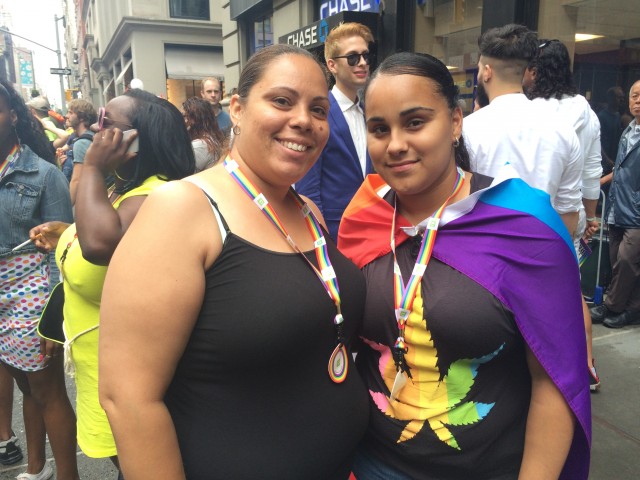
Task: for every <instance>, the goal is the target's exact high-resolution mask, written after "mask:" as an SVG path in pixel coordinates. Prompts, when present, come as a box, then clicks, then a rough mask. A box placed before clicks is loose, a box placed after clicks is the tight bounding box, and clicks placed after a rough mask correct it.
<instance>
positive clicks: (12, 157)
mask: <svg viewBox="0 0 640 480" xmlns="http://www.w3.org/2000/svg"><path fill="white" fill-rule="evenodd" d="M19 156H20V147H19V145H17V144H16V145H14V146H13V148H12V149H11V151H10V152H9V155H7V158H5V159H4V162H2V163H0V178H2V177H4V176H5V174H6V173H7V172H8V171H9V169H10V168H11V167H13V164H14V163H16V160H17V159H18V157H19Z"/></svg>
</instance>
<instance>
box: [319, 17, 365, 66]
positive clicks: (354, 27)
mask: <svg viewBox="0 0 640 480" xmlns="http://www.w3.org/2000/svg"><path fill="white" fill-rule="evenodd" d="M348 37H362V38H363V39H364V41H365V42H367V43H368V44H369V43H371V42H373V34H372V33H371V30H370V29H369V27H367V26H366V25H362V24H361V23H356V22H348V23H341V24H340V25H338V26H337V27H336V28H334V29H333V30H331V32H330V33H329V35H327V39H326V40H325V42H324V58H325V60H328V59H330V58H333V57H334V56H336V55H337V54H338V53H340V52H339V45H338V42H339V41H340V40H342V39H343V38H348Z"/></svg>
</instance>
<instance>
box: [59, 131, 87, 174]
mask: <svg viewBox="0 0 640 480" xmlns="http://www.w3.org/2000/svg"><path fill="white" fill-rule="evenodd" d="M82 138H84V139H85V140H89V141H90V142H93V135H91V134H89V133H83V134H82V135H80V136H79V137H76V138H74V139H73V140H71V141H70V142H68V145H69V150H67V159H66V160H65V162H64V163H63V164H62V173H64V176H65V177H67V180H69V182H71V177H72V176H73V144H74V143H76V142H77V141H78V140H80V139H82Z"/></svg>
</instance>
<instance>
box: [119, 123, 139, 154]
mask: <svg viewBox="0 0 640 480" xmlns="http://www.w3.org/2000/svg"><path fill="white" fill-rule="evenodd" d="M133 132H137V130H136V129H135V128H132V129H131V130H125V131H124V132H122V141H123V142H124V141H125V140H126V139H128V138H129V137H130V136H131V134H132V133H133ZM139 149H140V147H139V146H138V137H136V138H135V139H134V140H133V142H131V145H129V149H128V150H127V152H129V153H138V150H139Z"/></svg>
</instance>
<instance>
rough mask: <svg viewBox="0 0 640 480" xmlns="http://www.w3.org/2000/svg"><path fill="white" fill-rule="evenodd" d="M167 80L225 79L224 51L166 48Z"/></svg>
mask: <svg viewBox="0 0 640 480" xmlns="http://www.w3.org/2000/svg"><path fill="white" fill-rule="evenodd" d="M164 59H165V65H166V67H167V78H173V79H178V80H191V79H203V78H207V77H223V76H224V61H223V60H222V50H214V49H191V48H182V47H170V46H165V47H164Z"/></svg>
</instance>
